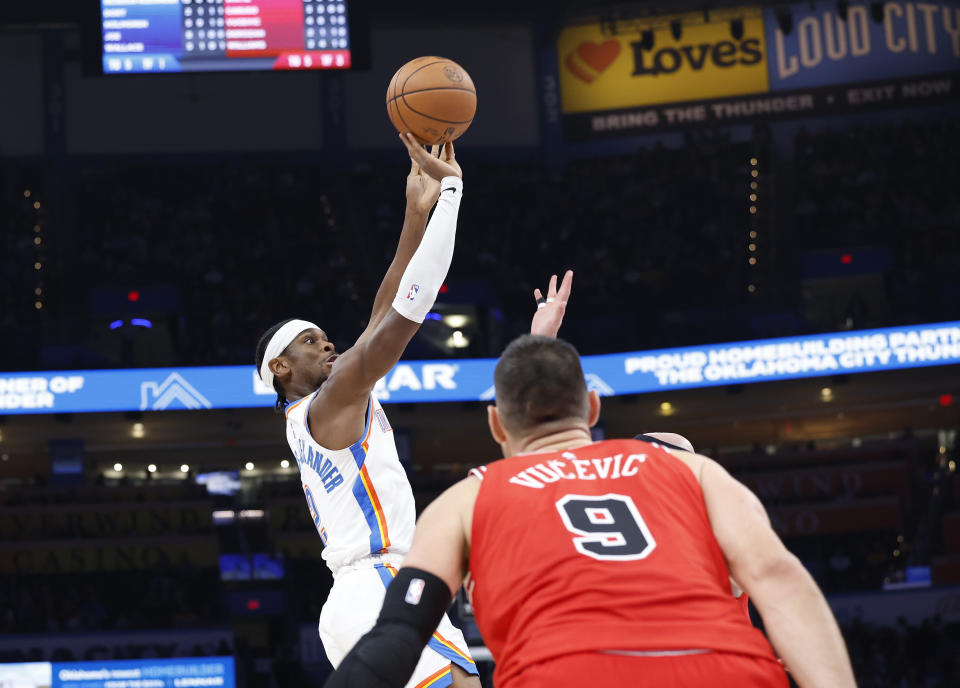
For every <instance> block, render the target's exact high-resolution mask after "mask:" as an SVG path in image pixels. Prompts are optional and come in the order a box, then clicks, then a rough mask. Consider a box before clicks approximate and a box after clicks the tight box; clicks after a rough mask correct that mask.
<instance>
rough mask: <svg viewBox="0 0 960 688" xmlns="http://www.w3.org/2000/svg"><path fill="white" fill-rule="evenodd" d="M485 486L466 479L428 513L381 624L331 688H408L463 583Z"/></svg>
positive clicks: (355, 650) (360, 644)
mask: <svg viewBox="0 0 960 688" xmlns="http://www.w3.org/2000/svg"><path fill="white" fill-rule="evenodd" d="M479 486H480V483H479V481H477V480H475V479H473V478H467V479H466V480H462V481H461V482H459V483H457V484H456V485H454V486H453V487H451V488H450V489H448V490H447V491H446V492H444V493H443V494H442V495H440V496H439V497H438V498H437V499H436V500H435V501H434V502H433V503H432V504H431V505H430V506H428V507H427V508H426V509H424V512H423V514H421V516H420V519H419V520H418V521H417V530H416V533H415V534H414V537H413V545H412V546H411V548H410V552H409V553H408V554H407V556H406V557H405V558H404V560H403V566H402V567H401V568H400V571H399V573H398V574H397V577H396V578H395V579H394V580H393V582H392V583H391V584H390V586H389V587H388V588H387V594H386V597H385V598H384V601H383V607H382V608H381V610H380V616H379V617H378V618H377V623H376V625H374V627H373V628H372V629H371V630H370V632H369V633H367V634H366V635H364V636H363V637H362V638H360V640H359V641H357V644H356V645H354V647H353V649H352V650H350V652H349V653H348V654H347V656H346V657H345V658H344V659H343V662H342V663H341V664H340V667H339V668H338V669H337V671H336V672H334V674H333V675H332V676H331V677H330V679H329V680H328V681H327V683H326V684H325V686H326V688H401V687H402V686H404V685H405V684H406V683H407V681H408V680H409V679H410V676H411V675H412V674H413V670H414V669H415V668H416V666H417V661H418V660H419V658H420V653H421V652H422V651H423V648H424V646H425V645H426V644H427V641H428V640H429V639H430V636H431V635H432V634H433V632H434V631H435V630H436V628H437V625H438V624H439V623H440V620H441V619H442V618H443V614H444V612H445V611H446V610H447V607H449V606H450V600H451V599H452V597H453V593H454V592H455V591H456V590H457V588H459V587H460V583H461V582H462V581H463V576H464V572H465V571H466V570H467V556H468V554H469V551H470V541H469V537H470V521H471V520H472V517H473V505H474V503H475V502H476V498H477V491H478V489H479Z"/></svg>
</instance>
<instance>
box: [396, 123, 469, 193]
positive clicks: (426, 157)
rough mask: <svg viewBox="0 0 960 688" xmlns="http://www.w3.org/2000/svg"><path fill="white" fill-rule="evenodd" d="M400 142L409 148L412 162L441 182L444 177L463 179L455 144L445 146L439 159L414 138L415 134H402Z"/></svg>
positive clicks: (450, 143) (408, 151) (449, 143)
mask: <svg viewBox="0 0 960 688" xmlns="http://www.w3.org/2000/svg"><path fill="white" fill-rule="evenodd" d="M400 140H401V141H403V145H404V146H406V147H407V153H409V154H410V160H412V161H413V162H414V163H416V164H417V165H419V166H420V169H421V170H422V171H423V172H425V173H426V174H428V175H429V176H431V177H433V178H434V179H436V180H437V181H440V180H441V179H443V178H444V177H460V178H461V179H462V178H463V171H462V170H461V169H460V165H458V164H457V156H456V153H455V151H454V149H453V143H452V142H448V143H445V144H444V146H443V150H442V153H441V154H440V156H439V157H434V156H433V155H431V154H430V153H428V152H427V150H426V149H425V148H424V147H423V146H421V145H420V144H419V143H418V142H417V140H416V139H415V138H414V137H413V134H411V133H409V132H408V133H406V134H400Z"/></svg>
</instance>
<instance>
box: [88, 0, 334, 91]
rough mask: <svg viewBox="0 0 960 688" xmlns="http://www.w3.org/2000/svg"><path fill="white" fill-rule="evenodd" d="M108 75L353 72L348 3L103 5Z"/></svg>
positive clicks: (119, 0)
mask: <svg viewBox="0 0 960 688" xmlns="http://www.w3.org/2000/svg"><path fill="white" fill-rule="evenodd" d="M99 3H100V29H101V31H100V33H101V39H102V40H101V45H102V51H101V55H102V64H103V73H104V74H131V73H138V74H144V73H163V72H188V71H189V72H221V71H237V70H244V71H250V70H254V71H259V70H305V69H306V70H313V69H349V68H350V67H351V64H352V62H353V60H351V41H350V13H349V12H348V2H347V0H99Z"/></svg>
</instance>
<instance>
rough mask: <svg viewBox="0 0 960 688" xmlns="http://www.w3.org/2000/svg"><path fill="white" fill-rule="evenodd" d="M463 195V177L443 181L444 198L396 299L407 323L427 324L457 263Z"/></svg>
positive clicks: (404, 277)
mask: <svg viewBox="0 0 960 688" xmlns="http://www.w3.org/2000/svg"><path fill="white" fill-rule="evenodd" d="M461 196H463V181H461V179H460V178H459V177H444V178H443V179H442V180H440V198H439V199H438V200H437V205H436V207H435V208H434V210H433V215H432V216H431V218H430V222H428V223H427V228H426V230H425V231H424V233H423V238H422V239H421V240H420V245H419V246H418V247H417V250H416V252H415V253H414V254H413V256H412V257H411V258H410V262H409V263H407V269H406V270H404V271H403V277H401V278H400V286H399V288H398V289H397V295H396V297H394V299H393V309H394V310H395V311H397V312H398V313H399V314H400V315H402V316H403V317H405V318H406V319H407V320H412V321H413V322H418V323H422V322H423V321H424V319H425V318H426V317H427V313H429V312H430V309H431V308H433V304H434V301H436V299H437V294H438V293H439V292H440V287H441V286H442V285H443V281H444V280H445V279H446V278H447V271H448V270H449V269H450V261H452V260H453V244H454V240H455V239H456V234H457V216H458V214H459V213H460V198H461Z"/></svg>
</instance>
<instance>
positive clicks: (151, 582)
mask: <svg viewBox="0 0 960 688" xmlns="http://www.w3.org/2000/svg"><path fill="white" fill-rule="evenodd" d="M218 578H219V576H218V572H217V571H216V570H206V569H199V568H196V567H193V566H190V565H189V564H183V565H180V566H177V567H175V568H170V569H154V570H149V571H146V572H131V571H127V572H114V573H102V572H101V573H96V574H93V573H59V574H46V575H16V576H3V577H2V578H0V581H2V582H0V633H15V634H23V633H63V632H81V631H115V630H131V629H150V628H183V627H188V626H215V625H217V624H218V623H221V622H224V621H225V620H226V619H225V617H224V615H223V610H222V609H221V607H220V602H219V587H220V586H219V580H218Z"/></svg>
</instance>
